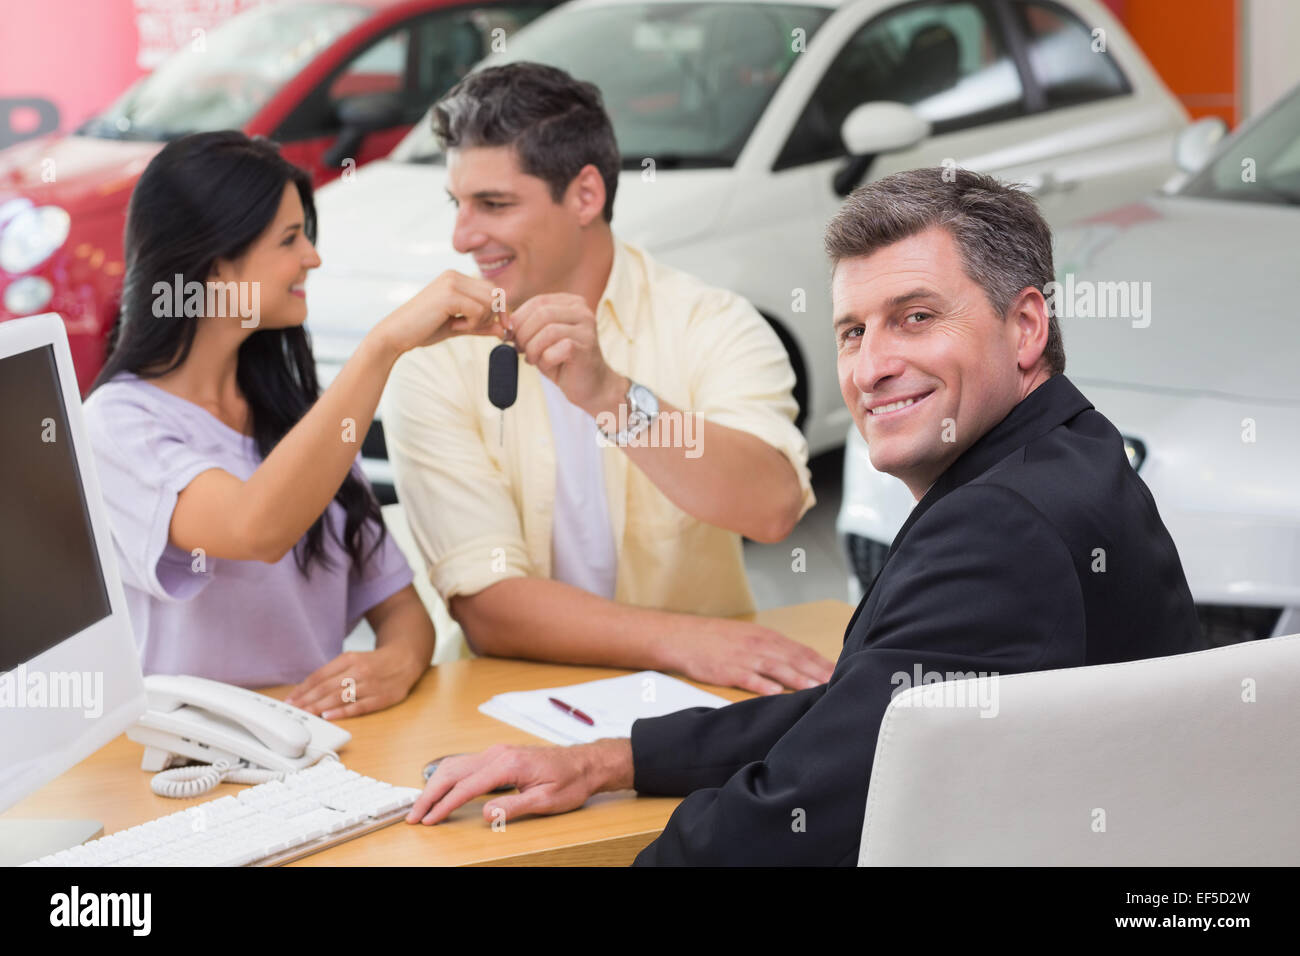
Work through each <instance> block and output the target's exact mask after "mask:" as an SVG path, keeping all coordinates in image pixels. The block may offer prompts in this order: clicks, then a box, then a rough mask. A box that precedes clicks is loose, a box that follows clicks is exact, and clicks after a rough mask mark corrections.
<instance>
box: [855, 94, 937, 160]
mask: <svg viewBox="0 0 1300 956" xmlns="http://www.w3.org/2000/svg"><path fill="white" fill-rule="evenodd" d="M929 135H930V124H929V123H928V122H926V121H925V120H923V119H922V118H921V117H920V116H919V115H918V114H917V112H916V110H914V109H912V108H911V107H910V106H905V105H903V104H902V103H889V102H885V101H877V102H874V103H863V104H862V105H861V106H857V107H854V109H853V111H852V112H850V113H849V115H848V116H846V117H845V118H844V123H843V124H842V125H841V126H840V136H841V137H842V138H843V140H844V145H845V147H846V148H847V149H848V151H849V155H850V156H877V155H879V154H880V153H895V152H898V151H899V150H902V149H908V148H910V147H912V146H915V145H916V144H917V143H919V142H921V140H923V139H925V138H926V137H927V136H929Z"/></svg>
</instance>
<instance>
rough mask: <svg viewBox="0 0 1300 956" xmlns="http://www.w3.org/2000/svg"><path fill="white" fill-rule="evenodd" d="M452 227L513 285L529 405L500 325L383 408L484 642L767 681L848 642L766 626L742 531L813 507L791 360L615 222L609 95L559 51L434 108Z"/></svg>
mask: <svg viewBox="0 0 1300 956" xmlns="http://www.w3.org/2000/svg"><path fill="white" fill-rule="evenodd" d="M434 124H435V131H436V132H437V134H438V136H439V139H440V140H441V142H442V144H443V146H444V148H445V149H446V153H447V183H448V189H447V191H448V193H449V195H450V198H451V200H452V201H453V202H455V203H456V205H457V218H456V226H455V231H454V234H453V237H452V239H453V245H454V246H455V248H456V249H457V250H458V251H460V252H464V253H469V254H472V255H473V256H474V259H475V261H476V262H477V263H478V266H479V270H480V272H481V274H482V275H483V277H484V278H485V279H487V280H489V281H490V282H492V283H494V285H495V286H496V287H497V288H498V289H499V290H500V291H501V294H502V297H503V299H504V304H505V306H506V313H505V317H504V320H503V322H504V325H505V329H504V330H503V335H506V334H508V335H509V336H510V338H511V340H512V341H513V343H514V344H515V346H516V347H517V349H518V350H519V353H520V359H521V361H520V362H519V385H518V397H517V400H516V402H515V404H514V405H513V406H512V407H511V408H510V409H508V410H507V411H505V412H504V425H503V423H502V415H503V413H502V412H501V411H500V410H499V409H497V408H495V407H494V406H493V405H491V404H490V403H489V401H488V388H487V379H488V363H489V353H490V351H491V349H492V347H493V345H494V343H493V342H492V340H490V339H486V340H485V339H474V340H471V339H468V338H466V339H458V340H452V341H449V342H447V343H443V344H441V345H439V346H438V347H436V348H427V349H422V350H416V351H413V352H410V353H408V354H407V355H406V356H405V357H404V358H403V359H402V360H401V361H399V362H398V364H397V366H396V368H395V369H394V372H393V375H392V378H391V379H390V383H389V390H388V398H387V401H386V405H385V412H384V423H385V431H386V438H387V444H388V450H389V455H390V457H391V459H392V462H393V465H394V469H395V473H396V484H397V490H398V495H399V497H400V499H401V501H402V502H403V505H404V506H405V509H406V514H407V517H408V520H409V521H410V524H411V530H412V533H413V535H414V537H415V540H416V542H417V544H418V545H419V548H420V550H421V552H422V554H423V557H424V559H425V561H426V562H427V564H428V568H429V575H430V579H431V581H432V583H433V585H434V587H435V588H436V589H437V590H438V592H439V593H440V594H441V595H442V597H443V599H444V600H445V601H446V602H447V604H448V609H449V610H450V612H451V614H452V616H453V617H455V618H456V619H457V620H458V621H459V622H460V624H461V626H462V627H463V628H464V630H465V634H466V637H467V639H468V640H469V642H470V645H471V646H472V647H473V649H474V650H476V651H477V652H479V653H482V654H492V655H497V656H504V657H526V658H533V659H538V660H553V661H563V662H567V663H581V664H598V665H609V666H619V667H630V668H654V669H661V670H672V671H677V672H680V673H682V674H685V675H686V676H688V677H692V678H695V679H696V680H701V681H707V682H710V683H716V684H727V685H733V686H736V687H742V688H745V689H747V690H751V691H754V692H756V693H763V694H772V693H778V692H780V691H781V690H782V689H784V688H793V689H800V688H805V687H812V686H815V685H817V684H820V683H822V682H824V681H825V680H827V679H828V677H829V676H830V672H831V664H830V662H829V661H827V660H826V659H824V658H823V657H821V656H820V655H818V654H816V653H815V652H813V651H811V650H810V649H808V648H806V647H804V646H803V645H801V644H797V643H795V642H793V641H790V640H788V639H787V638H785V637H783V636H782V635H780V634H778V633H776V632H775V631H772V630H770V629H767V628H763V627H760V626H758V625H756V624H750V623H742V622H738V621H733V620H728V619H727V618H728V617H729V616H731V615H736V614H742V613H745V612H749V611H752V610H753V609H754V603H753V596H752V595H751V593H750V590H749V585H748V583H747V581H746V578H745V570H744V563H743V555H742V548H741V536H742V535H745V536H748V537H750V538H753V539H755V540H757V541H767V542H771V541H780V540H782V539H783V538H785V537H786V535H788V534H789V533H790V530H791V529H792V528H793V527H794V525H795V523H796V522H797V521H798V520H799V518H800V517H801V516H802V515H803V514H804V512H805V511H807V510H808V508H809V507H811V506H812V504H813V494H812V489H811V487H810V482H809V474H808V468H807V457H808V450H807V444H806V443H805V441H804V439H803V436H802V435H801V434H800V432H799V431H798V429H797V428H796V427H795V426H794V417H795V413H796V410H797V409H796V406H795V402H794V399H793V397H792V395H791V389H792V388H793V386H794V373H793V372H792V371H791V369H790V364H789V361H788V360H787V358H786V355H785V351H784V349H783V347H782V346H781V343H780V341H779V340H778V339H777V337H776V334H775V333H774V332H773V331H772V329H771V328H770V327H769V326H768V325H767V323H766V321H765V320H764V319H763V318H762V316H760V315H759V314H758V312H757V311H756V310H755V309H754V308H753V306H752V305H750V304H749V303H748V302H746V301H745V300H744V299H742V298H740V297H739V296H737V295H735V294H734V293H731V292H728V291H726V290H723V289H718V288H713V287H710V286H708V285H707V284H705V283H704V282H702V281H700V280H699V279H696V278H694V277H692V276H690V275H688V274H686V273H683V272H680V271H678V270H676V269H671V268H668V267H666V266H664V265H661V264H659V263H656V262H655V261H654V260H653V259H652V258H651V257H650V256H649V255H647V254H646V252H645V251H644V250H642V249H639V248H638V247H636V246H634V245H631V244H629V243H625V242H623V241H622V240H620V239H618V238H617V237H616V236H615V235H614V234H613V232H612V231H611V229H610V219H611V216H612V210H613V205H614V192H615V188H616V187H617V180H618V173H619V168H620V164H621V163H620V157H619V153H618V148H617V145H616V143H615V140H614V133H613V129H612V127H611V125H610V122H609V118H608V116H607V115H606V113H605V111H604V108H603V106H602V103H601V99H600V93H599V91H598V90H597V89H596V88H595V87H594V86H592V85H591V84H589V83H582V82H578V81H576V80H574V79H573V78H571V77H570V76H569V75H568V74H566V73H564V72H563V71H561V70H557V69H554V68H552V67H546V66H541V65H539V64H532V63H517V64H511V65H508V66H502V67H494V68H490V69H486V70H482V71H480V72H478V73H474V74H471V75H470V76H469V77H466V78H465V79H464V80H463V81H462V82H461V83H460V84H458V85H457V87H455V88H454V89H453V90H452V91H451V92H450V93H448V94H447V96H446V97H445V98H444V99H443V100H442V101H440V103H439V104H438V106H437V107H436V108H435V110H434Z"/></svg>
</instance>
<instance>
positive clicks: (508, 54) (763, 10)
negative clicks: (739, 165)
mask: <svg viewBox="0 0 1300 956" xmlns="http://www.w3.org/2000/svg"><path fill="white" fill-rule="evenodd" d="M829 15H830V10H829V9H827V8H825V7H820V6H812V5H809V4H793V3H792V4H783V3H758V4H746V3H734V2H730V0H727V2H689V0H688V2H680V3H678V2H674V3H660V2H656V3H611V4H600V5H592V6H577V7H574V6H565V7H560V8H558V9H557V10H555V11H554V12H552V13H550V14H548V15H547V16H545V17H543V18H541V19H539V20H538V21H537V22H536V23H535V24H532V25H531V26H530V27H528V28H527V29H525V30H522V31H520V33H519V36H518V37H517V38H515V39H513V40H511V42H510V43H509V45H508V47H507V49H506V50H505V51H504V53H502V54H501V55H499V56H494V57H491V58H490V59H489V60H485V61H484V66H486V65H488V64H489V63H490V64H499V63H504V62H511V61H518V60H531V61H534V62H538V63H545V64H548V65H550V66H556V67H559V68H561V69H563V70H566V71H567V72H569V73H570V74H571V75H573V76H575V77H577V78H578V79H580V80H586V81H588V82H590V83H594V84H595V85H596V86H597V87H598V88H599V89H600V92H601V97H602V99H603V101H604V104H605V109H606V110H607V111H608V113H609V116H610V121H611V122H612V123H613V125H614V135H615V137H616V138H617V140H618V146H619V151H620V152H621V153H622V156H623V161H624V165H625V166H627V167H629V168H641V166H642V164H643V163H644V162H645V160H647V159H653V160H655V162H656V163H658V165H659V166H660V167H661V168H670V167H678V168H680V167H687V166H694V167H704V166H712V167H722V166H730V165H731V164H732V163H734V162H735V160H736V157H737V156H738V155H739V154H740V151H741V149H742V148H743V147H744V145H745V143H746V141H747V140H748V139H749V135H750V133H751V132H752V131H753V128H754V126H755V124H756V123H757V122H758V118H759V117H760V116H762V114H763V110H764V109H766V107H767V103H768V101H769V100H770V99H771V98H772V95H773V94H774V93H775V92H776V89H777V87H778V86H779V85H780V83H781V82H782V80H784V78H785V76H786V74H787V72H788V71H789V69H790V67H791V65H792V64H793V63H794V62H795V61H796V59H797V58H798V57H799V56H800V55H802V54H801V52H800V51H801V50H802V49H803V44H804V43H806V42H807V41H808V40H811V38H812V36H813V34H814V33H815V32H816V31H817V29H818V28H819V27H820V26H821V24H822V23H823V22H824V21H825V20H826V18H827V17H828V16H829ZM578 37H580V38H581V40H578V39H575V38H578ZM438 155H439V153H438V146H437V142H436V140H435V139H434V136H433V134H432V132H431V131H430V130H429V129H428V124H427V123H425V122H421V123H420V124H419V125H418V126H417V127H416V129H415V130H413V131H412V133H411V134H410V135H409V136H408V137H407V139H406V140H405V141H403V142H402V143H401V144H400V145H399V146H398V147H397V149H395V150H394V151H393V154H392V158H393V159H396V160H405V161H407V162H431V161H436V160H437V158H438Z"/></svg>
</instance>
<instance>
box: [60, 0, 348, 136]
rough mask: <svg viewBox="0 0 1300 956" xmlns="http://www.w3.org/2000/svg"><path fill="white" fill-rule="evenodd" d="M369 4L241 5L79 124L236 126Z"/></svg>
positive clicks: (155, 130) (110, 129)
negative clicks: (241, 8)
mask: <svg viewBox="0 0 1300 956" xmlns="http://www.w3.org/2000/svg"><path fill="white" fill-rule="evenodd" d="M368 12H369V11H368V10H367V8H366V7H364V6H359V5H352V4H348V5H344V4H335V3H293V4H288V3H287V4H283V5H272V6H266V7H256V8H254V9H251V10H248V11H246V12H244V13H240V14H238V15H236V16H234V17H231V18H230V19H229V20H227V21H226V22H225V23H223V24H222V25H221V26H219V27H217V28H216V29H215V30H213V31H212V32H211V33H210V34H208V35H207V37H206V39H205V40H204V42H203V43H202V44H197V45H196V44H190V45H187V46H186V47H185V48H184V49H182V50H179V51H177V52H176V53H174V54H172V55H171V56H170V57H168V58H167V59H166V60H165V61H164V62H163V63H162V64H161V65H160V66H159V67H158V69H156V70H154V71H153V72H152V73H150V74H149V75H148V76H145V77H143V78H142V79H141V80H140V81H139V82H137V83H136V84H135V85H134V86H132V87H131V88H130V89H129V90H127V91H126V93H124V94H123V95H122V96H121V97H120V98H119V99H118V100H117V102H115V103H114V104H113V105H112V106H110V107H109V108H108V109H107V110H105V111H104V112H103V113H102V114H101V115H100V116H98V117H96V118H95V119H94V120H91V121H90V122H89V123H87V124H86V126H85V127H84V128H83V129H82V132H83V133H85V134H86V135H89V136H103V137H108V138H113V139H151V140H164V139H172V138H175V137H178V136H183V135H184V134H186V133H197V132H204V131H208V130H218V129H240V128H241V127H243V126H244V124H245V123H247V122H248V121H249V120H250V119H252V118H253V116H254V115H256V113H257V111H258V110H260V109H261V108H262V107H263V106H264V105H265V104H266V103H267V101H269V100H270V99H271V97H273V96H274V95H275V94H277V93H278V92H279V91H280V90H281V89H282V88H283V87H284V85H285V84H286V83H288V82H289V81H290V80H292V79H293V77H294V76H296V75H297V74H298V72H299V71H300V70H302V69H303V68H304V67H305V66H306V65H307V64H308V63H310V62H311V61H312V60H313V59H314V58H315V57H317V56H318V55H319V54H320V53H321V52H322V51H323V50H325V49H327V48H328V47H329V46H330V45H331V44H332V43H334V42H335V41H336V40H337V39H338V38H339V37H340V36H342V35H343V34H344V33H346V32H347V31H348V30H351V29H352V28H353V27H355V26H356V25H357V24H358V23H360V22H361V21H363V20H364V19H365V18H366V16H367V15H368Z"/></svg>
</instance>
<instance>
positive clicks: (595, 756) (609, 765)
mask: <svg viewBox="0 0 1300 956" xmlns="http://www.w3.org/2000/svg"><path fill="white" fill-rule="evenodd" d="M588 746H589V747H590V748H591V749H590V755H591V758H592V763H591V768H590V771H589V772H590V773H591V775H592V779H591V782H592V784H593V785H594V789H593V790H592V792H593V793H603V792H605V791H608V790H631V789H632V783H633V780H634V779H635V773H634V771H633V767H632V741H631V740H629V739H628V738H627V737H609V738H605V739H602V740H597V741H596V742H595V743H592V744H589V745H588Z"/></svg>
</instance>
